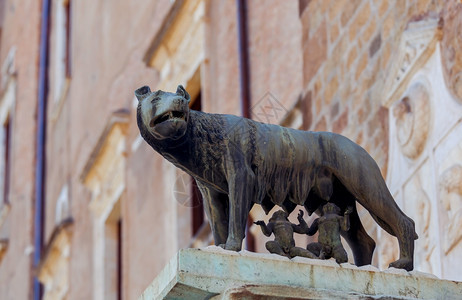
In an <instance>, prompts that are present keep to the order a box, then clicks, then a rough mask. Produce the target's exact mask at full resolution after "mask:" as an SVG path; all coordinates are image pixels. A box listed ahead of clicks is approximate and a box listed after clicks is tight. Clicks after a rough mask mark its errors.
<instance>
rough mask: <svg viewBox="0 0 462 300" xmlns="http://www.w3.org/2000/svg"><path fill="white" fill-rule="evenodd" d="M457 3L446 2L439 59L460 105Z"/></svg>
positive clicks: (460, 8)
mask: <svg viewBox="0 0 462 300" xmlns="http://www.w3.org/2000/svg"><path fill="white" fill-rule="evenodd" d="M457 2H459V1H447V2H446V7H445V10H444V14H445V18H444V22H445V25H444V28H443V40H442V43H441V48H442V51H441V53H442V58H441V59H442V63H443V67H444V68H443V70H444V77H445V79H446V82H447V84H448V88H449V90H450V91H451V94H452V95H453V96H454V97H455V98H457V99H458V100H459V101H460V102H461V103H462V52H461V51H460V49H462V30H461V28H462V3H457Z"/></svg>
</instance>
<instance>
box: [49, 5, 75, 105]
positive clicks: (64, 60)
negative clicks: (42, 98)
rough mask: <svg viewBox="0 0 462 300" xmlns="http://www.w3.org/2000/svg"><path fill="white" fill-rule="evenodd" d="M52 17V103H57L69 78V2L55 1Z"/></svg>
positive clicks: (64, 90) (65, 88)
mask: <svg viewBox="0 0 462 300" xmlns="http://www.w3.org/2000/svg"><path fill="white" fill-rule="evenodd" d="M55 4H56V5H54V7H55V9H56V10H55V15H54V26H53V30H54V55H53V56H54V61H53V63H54V68H53V69H54V82H53V85H54V89H53V92H54V101H55V103H56V102H59V101H60V100H61V99H62V98H63V96H64V94H65V92H66V90H67V85H68V82H67V81H68V79H69V78H70V76H71V47H70V33H71V1H70V0H56V1H55Z"/></svg>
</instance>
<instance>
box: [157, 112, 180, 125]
mask: <svg viewBox="0 0 462 300" xmlns="http://www.w3.org/2000/svg"><path fill="white" fill-rule="evenodd" d="M177 120H181V121H186V120H185V113H184V112H181V111H168V112H166V113H164V114H162V115H160V116H157V117H155V118H153V119H152V120H151V122H150V123H149V126H151V127H154V126H156V125H158V124H160V123H163V122H167V121H177Z"/></svg>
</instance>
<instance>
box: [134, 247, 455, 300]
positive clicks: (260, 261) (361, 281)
mask: <svg viewBox="0 0 462 300" xmlns="http://www.w3.org/2000/svg"><path fill="white" fill-rule="evenodd" d="M461 297H462V282H455V281H448V280H441V279H438V278H437V277H435V276H433V275H430V274H425V273H419V272H406V271H404V270H399V269H394V268H392V269H388V270H385V271H380V270H378V269H377V268H375V267H372V266H364V267H359V268H358V267H356V266H353V265H351V264H348V263H345V264H342V265H338V264H337V263H336V262H335V261H334V260H326V261H322V260H314V259H308V258H301V257H296V258H293V259H288V258H285V257H281V256H278V255H274V254H261V253H252V252H248V251H241V252H239V253H237V252H232V251H226V250H223V249H221V248H219V247H215V246H210V247H207V248H203V249H185V250H180V251H179V252H178V253H177V255H176V256H175V257H173V258H172V259H171V260H170V262H169V263H168V264H167V266H166V267H165V268H164V270H163V271H162V272H161V273H160V274H159V275H158V276H157V278H156V279H154V281H153V282H152V283H151V284H150V285H149V287H148V288H147V289H146V290H145V291H144V293H143V294H142V295H141V297H140V299H142V300H147V299H163V298H164V299H188V300H192V299H267V298H270V299H371V298H373V299H460V298H461Z"/></svg>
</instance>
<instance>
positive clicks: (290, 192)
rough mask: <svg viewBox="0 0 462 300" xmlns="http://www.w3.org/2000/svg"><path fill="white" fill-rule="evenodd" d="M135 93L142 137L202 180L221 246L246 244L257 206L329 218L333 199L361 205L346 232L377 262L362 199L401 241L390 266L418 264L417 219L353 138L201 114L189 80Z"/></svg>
mask: <svg viewBox="0 0 462 300" xmlns="http://www.w3.org/2000/svg"><path fill="white" fill-rule="evenodd" d="M135 95H136V97H137V98H138V101H139V102H138V110H137V122H138V127H139V129H140V132H141V136H142V137H143V138H144V139H145V140H146V142H147V143H148V144H149V145H151V147H152V148H154V150H156V151H157V152H158V153H160V154H161V155H162V156H163V157H164V158H166V159H167V160H168V161H170V162H171V163H173V164H174V165H175V166H177V167H178V168H180V169H182V170H184V171H185V172H186V173H188V174H190V175H191V176H192V177H193V178H194V179H195V180H196V182H197V185H198V187H199V189H200V191H201V193H202V196H203V200H204V208H205V212H206V214H207V217H208V219H209V220H210V225H211V228H212V232H213V236H214V239H215V244H217V245H221V246H222V247H224V248H225V249H229V250H235V251H239V250H240V249H241V246H242V240H243V238H244V235H245V226H246V222H247V217H248V214H249V211H250V209H251V208H252V206H253V205H254V204H255V203H258V204H260V205H261V206H262V207H263V209H264V210H265V212H266V213H268V212H269V211H270V210H271V209H272V208H273V207H274V206H275V205H278V206H281V207H282V208H283V209H284V210H285V211H287V212H288V213H290V212H292V211H293V210H294V209H295V207H296V206H297V205H303V206H304V207H305V208H306V209H307V211H308V213H309V214H310V215H311V214H312V213H313V212H316V213H317V214H319V215H321V211H320V208H322V207H323V205H324V204H326V203H327V202H332V203H335V204H336V205H337V206H338V207H339V208H340V210H341V213H342V214H343V213H344V212H345V210H346V209H347V208H348V207H350V206H351V207H353V208H354V210H353V212H351V214H350V229H349V230H348V231H344V232H342V236H343V237H344V238H345V240H346V241H347V242H348V244H349V245H350V247H351V249H352V252H353V255H354V260H355V264H356V265H358V266H361V265H366V264H370V263H371V260H372V254H373V252H374V249H375V242H374V240H373V239H372V238H371V237H370V236H369V235H368V234H367V233H366V231H365V229H364V227H363V226H362V224H361V221H360V219H359V216H358V213H357V211H356V208H355V207H356V205H355V201H358V202H359V203H360V204H361V205H362V206H364V207H365V208H366V209H367V210H368V211H369V213H370V214H371V215H372V217H373V218H374V220H375V221H376V222H377V223H378V224H379V225H380V226H381V227H382V228H383V229H384V230H385V231H387V232H388V233H390V234H392V235H394V236H396V237H397V239H398V242H399V248H400V258H399V259H398V260H397V261H395V262H393V263H391V264H390V266H391V267H396V268H403V269H406V270H412V269H413V254H414V240H415V239H416V238H417V234H416V233H415V228H414V227H415V226H414V222H413V221H412V220H411V219H410V218H409V217H407V216H406V215H405V214H404V213H403V212H402V211H401V210H400V208H399V207H398V205H397V204H396V203H395V201H394V199H393V197H392V195H391V194H390V192H389V190H388V188H387V186H386V184H385V181H384V179H383V177H382V175H381V173H380V170H379V167H378V166H377V164H376V162H375V161H374V159H372V157H371V156H370V155H369V154H368V153H367V152H366V151H365V150H364V149H363V148H361V147H360V146H359V145H357V144H355V143H354V142H352V141H351V140H349V139H348V138H346V137H344V136H341V135H338V134H335V133H330V132H311V131H301V130H294V129H290V128H285V127H281V126H277V125H271V124H264V123H259V122H256V121H253V120H249V119H245V118H242V117H238V116H233V115H223V114H209V113H204V112H200V111H194V110H191V109H189V106H188V103H189V102H190V96H189V94H188V93H187V92H186V90H185V89H184V88H183V87H182V86H181V85H180V86H178V89H177V91H176V93H169V92H164V91H156V92H151V90H150V88H149V87H148V86H143V87H141V88H139V89H137V90H136V91H135Z"/></svg>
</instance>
